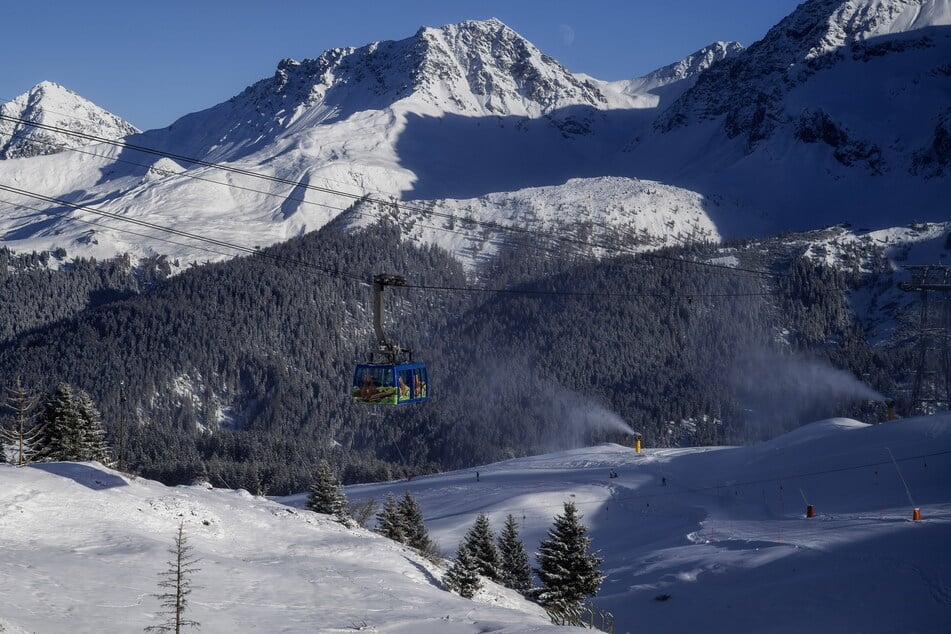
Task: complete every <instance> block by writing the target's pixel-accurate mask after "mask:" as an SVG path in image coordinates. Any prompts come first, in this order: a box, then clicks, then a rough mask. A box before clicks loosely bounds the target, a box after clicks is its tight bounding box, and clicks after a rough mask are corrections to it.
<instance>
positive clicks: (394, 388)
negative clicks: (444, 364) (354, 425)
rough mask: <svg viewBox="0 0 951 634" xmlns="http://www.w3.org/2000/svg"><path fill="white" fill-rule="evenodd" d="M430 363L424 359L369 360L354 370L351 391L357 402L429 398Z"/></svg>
mask: <svg viewBox="0 0 951 634" xmlns="http://www.w3.org/2000/svg"><path fill="white" fill-rule="evenodd" d="M428 392H429V390H428V386H427V375H426V366H425V364H422V363H400V364H389V363H365V364H361V365H358V366H357V369H356V370H355V371H354V373H353V389H352V391H351V395H352V396H353V400H354V402H357V403H376V404H384V405H398V404H400V403H411V402H418V401H424V400H426V399H427V398H428V396H429V394H428Z"/></svg>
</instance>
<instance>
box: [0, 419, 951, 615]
mask: <svg viewBox="0 0 951 634" xmlns="http://www.w3.org/2000/svg"><path fill="white" fill-rule="evenodd" d="M892 456H893V457H894V462H893V460H892ZM612 469H613V470H615V471H616V472H617V474H618V477H617V478H609V472H610V470H612ZM478 472H479V474H478V478H477V477H476V469H471V470H464V471H458V472H453V473H446V474H439V475H430V476H419V477H416V478H413V479H412V480H410V481H405V480H404V481H399V482H390V483H381V484H367V485H357V486H351V487H348V488H347V494H348V496H349V497H350V499H351V500H361V499H365V498H368V497H373V498H376V499H378V500H382V499H383V498H384V497H385V495H386V494H387V493H389V492H392V493H394V494H396V495H402V494H403V492H404V491H406V490H409V491H411V492H412V493H413V495H414V496H415V497H416V499H417V500H418V501H419V502H420V505H421V506H422V509H423V512H424V516H425V518H426V521H427V525H428V527H429V529H430V533H431V534H432V536H433V537H434V538H435V539H436V540H437V541H438V542H439V544H440V545H441V547H442V549H443V550H444V551H446V552H448V553H452V552H454V551H455V548H456V545H457V543H458V541H459V539H461V537H462V536H463V534H464V533H465V531H466V530H468V528H469V527H470V526H471V525H472V523H473V522H474V521H475V518H476V515H477V514H478V513H480V512H485V513H487V514H488V515H489V517H490V520H491V522H492V525H493V527H494V528H495V529H496V530H499V529H501V527H502V522H503V520H504V518H505V516H506V515H507V514H509V513H512V514H513V515H515V517H516V518H517V519H518V520H519V522H520V523H521V524H522V538H523V539H524V541H525V543H526V546H527V548H528V549H529V551H530V552H533V551H534V550H535V548H536V547H537V545H538V542H539V540H541V539H543V538H544V537H545V531H546V530H547V529H548V528H549V527H550V526H551V521H552V518H553V517H554V515H555V514H557V513H560V512H561V510H562V505H563V503H564V502H565V501H566V500H573V501H574V502H575V503H576V505H577V506H578V508H579V510H580V511H581V512H582V513H584V515H585V518H584V521H585V523H586V524H587V525H588V526H589V528H590V534H591V536H592V537H593V546H594V547H595V548H597V549H600V550H601V554H602V556H603V557H604V564H603V566H602V569H603V571H604V572H605V573H606V575H607V578H606V580H605V583H604V585H603V587H602V590H601V593H600V596H599V597H597V599H596V605H597V607H598V608H600V609H603V610H608V611H610V612H611V613H613V615H614V617H615V620H616V631H617V632H619V633H620V632H661V631H665V632H694V631H696V632H701V631H702V632H804V631H817V632H827V631H840V632H946V631H947V628H948V626H949V624H951V549H949V548H948V544H949V543H951V487H949V486H948V482H949V481H951V415H947V414H946V415H939V416H932V417H923V418H917V419H907V420H901V421H897V422H892V423H886V424H881V425H876V426H869V425H865V424H862V423H860V422H857V421H854V420H847V419H834V420H829V421H821V422H818V423H813V424H811V425H807V426H806V427H803V428H800V429H798V430H796V431H794V432H791V433H789V434H786V435H785V436H781V437H779V438H776V439H774V440H771V441H769V442H766V443H761V444H758V445H754V446H750V447H742V448H715V449H713V448H697V449H651V448H645V449H644V451H643V452H642V453H640V454H637V453H635V452H634V450H633V449H631V448H629V447H625V446H622V445H617V444H608V445H602V446H598V447H588V448H582V449H574V450H569V451H565V452H560V453H554V454H548V455H543V456H536V457H532V458H523V459H515V460H510V461H506V462H501V463H497V464H493V465H487V466H483V467H480V468H479V469H478ZM909 498H910V499H909ZM302 504H303V496H292V497H290V498H286V499H281V500H266V499H264V498H259V497H253V496H251V495H249V494H247V493H246V492H243V491H228V490H217V489H215V490H211V489H208V488H205V487H201V486H195V487H177V488H168V487H165V486H163V485H160V484H157V483H155V482H150V481H147V480H143V479H131V478H127V477H125V476H122V475H120V474H117V473H115V472H113V471H110V470H108V469H105V468H102V467H100V466H99V465H96V464H64V463H53V464H46V465H39V466H36V467H28V468H15V467H12V466H8V465H0V626H2V628H0V631H7V632H16V633H18V634H19V633H21V632H37V633H39V632H42V633H44V634H45V633H56V632H67V631H68V632H75V633H79V632H97V633H100V632H103V633H104V632H131V631H141V629H142V628H143V627H145V626H147V625H151V624H155V623H157V622H158V621H157V618H156V616H155V613H156V612H157V611H158V610H159V605H158V600H157V599H156V598H154V597H153V596H151V595H152V594H153V593H155V592H157V591H158V588H157V582H158V577H157V574H158V573H159V572H161V571H162V570H164V569H165V568H166V564H165V561H166V559H167V554H166V550H167V548H169V546H170V545H171V541H172V538H173V534H174V531H175V528H176V527H177V525H178V523H179V522H181V521H184V522H185V531H186V535H187V537H188V539H189V541H190V544H191V545H192V546H193V548H194V554H195V555H196V556H198V557H200V558H201V562H200V564H199V565H198V567H199V568H200V569H201V570H200V571H199V572H197V573H195V574H194V577H193V583H194V585H195V586H196V588H195V590H194V592H193V594H192V597H191V599H192V603H191V609H190V613H189V616H190V617H191V618H194V619H196V620H198V621H200V622H201V623H202V631H204V632H254V631H260V632H333V631H337V632H341V631H356V630H364V631H377V632H503V631H504V632H540V631H552V632H554V631H564V630H562V629H561V628H558V629H557V630H556V628H555V627H554V626H551V625H549V624H548V623H547V622H546V620H545V618H544V616H543V615H542V614H541V613H540V612H539V611H538V609H537V607H535V606H533V605H532V604H528V603H525V602H522V601H520V600H519V599H518V597H517V596H515V595H513V594H511V593H509V592H506V591H504V590H500V589H497V588H495V587H492V588H491V589H488V590H485V591H483V592H481V593H480V594H479V595H478V596H477V598H476V599H477V600H475V601H469V600H466V599H462V598H459V597H458V596H456V595H453V594H450V593H448V592H445V591H444V590H442V589H441V587H440V583H439V581H438V578H439V577H440V576H441V574H442V573H441V570H439V569H438V568H436V567H435V566H433V565H431V564H429V563H427V562H426V561H425V560H423V559H421V558H419V557H418V556H416V555H415V554H413V553H412V552H410V551H408V550H407V549H405V548H402V547H400V546H399V545H397V544H394V543H392V542H389V541H388V540H385V539H383V538H380V537H378V536H376V535H374V534H373V533H370V532H368V531H364V530H362V529H353V530H348V529H345V528H342V527H340V526H339V525H338V524H335V523H333V522H331V521H329V520H328V519H325V518H324V517H323V516H318V515H315V514H313V513H310V512H308V511H305V510H302V509H301V508H300V507H301V506H302ZM807 504H809V505H813V507H814V509H815V515H816V516H815V517H812V518H807V517H806V516H805V515H806V505H807ZM913 505H914V506H915V507H918V508H920V510H921V517H922V519H921V521H913V520H912V509H913ZM663 597H667V598H666V600H659V598H663Z"/></svg>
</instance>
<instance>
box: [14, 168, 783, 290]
mask: <svg viewBox="0 0 951 634" xmlns="http://www.w3.org/2000/svg"><path fill="white" fill-rule="evenodd" d="M0 190H2V191H7V192H10V193H13V194H17V195H20V196H25V197H27V198H33V199H36V200H41V201H44V202H49V203H53V204H56V205H61V206H64V207H69V208H70V209H73V210H79V211H87V212H89V213H92V214H95V215H98V216H101V217H105V218H110V219H113V220H117V221H120V222H127V223H130V224H134V225H137V226H141V227H146V228H149V229H154V230H157V231H164V232H166V233H170V234H172V235H177V236H180V237H185V238H188V239H190V240H195V241H198V242H205V243H207V244H210V245H213V246H218V247H223V248H226V249H233V250H235V251H238V252H240V253H245V254H252V255H258V256H261V257H265V258H267V259H271V260H274V261H277V262H280V263H282V264H287V265H291V266H298V267H301V268H305V269H309V270H316V271H319V272H321V273H324V274H327V275H331V276H334V277H339V278H344V279H348V280H350V281H356V282H359V283H362V284H365V283H367V279H366V278H365V277H363V276H360V275H356V274H352V273H348V272H346V271H342V270H341V269H339V268H337V267H328V266H322V265H318V264H314V263H312V262H306V261H303V260H296V259H293V258H288V257H284V256H280V255H276V254H273V253H270V252H269V251H266V250H262V249H258V248H256V247H247V246H243V245H239V244H235V243H232V242H227V241H224V240H219V239H217V238H209V237H207V236H203V235H201V234H198V233H194V232H188V231H182V230H180V229H174V228H171V227H165V226H163V225H159V224H156V223H153V222H148V221H145V220H140V219H137V218H130V217H126V216H122V215H120V214H116V213H112V212H108V211H103V210H101V209H96V208H95V207H92V206H90V205H84V204H81V203H74V202H70V201H65V200H62V199H58V198H54V197H51V196H45V195H43V194H37V193H35V192H30V191H27V190H24V189H20V188H16V187H10V186H8V185H4V184H2V183H0ZM46 213H50V214H53V215H64V214H57V213H56V212H55V211H52V210H48V211H47V212H46ZM71 220H73V219H72V218H71ZM75 220H80V221H82V222H87V223H89V222H90V221H85V220H82V219H75ZM91 224H92V223H91ZM100 226H102V225H100ZM109 228H110V229H114V230H116V231H123V230H122V229H118V228H114V227H109ZM137 235H141V234H137ZM678 261H681V260H678ZM404 287H406V288H417V289H421V290H432V291H447V292H470V293H496V294H507V295H527V296H545V295H548V296H580V297H584V296H587V297H598V296H611V297H658V298H671V299H674V298H686V299H689V298H694V297H698V298H706V297H709V298H727V297H757V296H771V295H776V294H777V293H775V292H765V291H764V292H761V293H715V294H702V293H685V294H683V295H676V294H672V293H605V292H592V291H542V290H530V289H525V290H517V289H489V288H480V287H466V286H435V285H425V284H405V285H404Z"/></svg>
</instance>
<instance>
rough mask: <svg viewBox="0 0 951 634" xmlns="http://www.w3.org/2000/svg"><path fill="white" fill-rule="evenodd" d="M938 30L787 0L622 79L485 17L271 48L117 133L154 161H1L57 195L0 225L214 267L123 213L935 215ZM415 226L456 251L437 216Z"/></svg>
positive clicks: (718, 228) (944, 119) (676, 229)
mask: <svg viewBox="0 0 951 634" xmlns="http://www.w3.org/2000/svg"><path fill="white" fill-rule="evenodd" d="M949 25H951V9H949V0H915V1H912V0H863V1H861V2H857V1H850V2H843V1H841V0H840V1H832V0H809V1H808V2H804V3H803V4H802V5H800V6H799V7H798V8H797V9H796V11H795V12H794V13H793V14H792V15H790V16H789V17H787V18H786V19H784V20H783V21H782V22H780V23H779V24H778V25H777V26H776V27H774V28H773V29H772V30H771V31H770V32H769V33H768V34H767V35H766V37H764V39H763V40H761V41H760V42H757V43H755V44H753V45H751V46H750V47H749V48H747V49H741V47H740V46H739V45H738V44H736V43H723V42H718V43H716V44H714V45H711V46H710V47H707V48H705V49H703V50H701V51H698V52H697V53H695V54H693V55H690V56H688V57H687V58H685V59H684V60H681V61H679V62H676V63H674V64H671V65H669V66H666V67H664V68H662V69H659V70H658V71H655V72H654V73H650V74H648V75H646V76H645V77H642V78H639V79H635V80H631V81H625V82H604V81H599V80H596V79H594V78H589V77H585V76H582V75H576V74H572V73H571V72H569V71H568V70H567V69H565V68H564V67H563V66H561V65H560V64H559V63H558V62H557V61H555V60H553V59H552V58H551V57H549V56H547V55H545V54H544V53H542V52H541V51H539V50H538V49H537V48H536V47H535V46H534V45H532V44H531V43H530V42H528V41H527V40H525V39H524V38H522V37H521V36H519V35H518V34H517V33H515V32H514V31H513V30H512V29H510V28H508V27H507V26H505V25H504V24H502V23H501V22H499V21H498V20H494V19H492V20H485V21H468V22H462V23H460V24H456V25H447V26H444V27H441V28H422V29H420V30H419V31H418V32H417V33H416V34H415V35H413V36H412V37H409V38H407V39H405V40H400V41H386V42H376V43H373V44H369V45H367V46H363V47H356V48H343V49H333V50H330V51H326V52H325V53H323V54H322V55H320V56H319V57H317V58H315V59H306V60H303V61H296V60H290V59H287V60H283V61H282V62H281V63H280V64H279V65H278V67H277V70H276V72H275V73H274V75H273V76H272V77H269V78H266V79H263V80H261V81H258V82H256V83H254V84H252V85H251V86H249V87H248V88H247V89H246V90H244V91H243V92H241V93H240V94H238V95H236V96H234V97H233V98H231V99H229V100H228V101H225V102H223V103H221V104H219V105H216V106H214V107H212V108H209V109H207V110H204V111H201V112H196V113H192V114H188V115H186V116H184V117H182V118H181V119H179V120H178V121H176V122H175V123H174V124H172V125H171V126H169V127H168V128H164V129H160V130H152V131H148V132H145V133H142V134H139V135H134V136H132V137H130V138H129V142H130V143H131V144H133V145H136V146H140V147H144V148H151V149H155V150H158V151H162V152H167V153H171V154H173V155H174V156H173V157H172V158H157V157H156V155H155V154H153V153H143V152H140V151H137V150H136V149H134V148H132V147H124V148H122V147H115V146H111V145H108V144H103V145H99V146H96V147H95V148H94V149H87V150H86V151H84V153H82V154H79V153H71V152H62V153H59V154H57V155H55V156H37V157H33V158H29V159H17V160H7V161H3V162H0V186H7V187H10V186H13V185H14V184H15V187H16V189H17V191H19V192H32V193H36V194H40V195H43V196H48V197H51V198H54V199H55V201H53V202H49V201H37V200H35V199H33V198H31V197H30V196H29V194H23V193H17V192H12V191H10V190H6V191H5V192H4V196H5V202H3V203H0V211H2V213H0V236H2V238H3V244H5V245H7V246H10V247H11V248H14V249H15V250H30V249H39V250H42V249H51V248H58V247H62V248H65V249H66V250H67V252H68V254H69V255H70V256H76V255H91V256H96V257H106V256H109V255H111V254H114V253H116V252H126V251H128V252H131V253H132V254H133V255H137V256H144V255H153V254H159V253H160V254H167V255H169V256H171V257H172V258H173V259H179V260H180V261H182V262H188V261H195V260H208V259H220V258H223V257H230V256H231V255H234V251H233V250H230V249H227V248H222V247H220V246H219V247H215V248H209V247H208V246H207V245H203V244H200V243H195V242H193V241H190V240H188V239H187V238H182V237H177V238H175V239H174V241H173V242H169V237H168V236H167V235H163V234H162V233H161V232H160V231H157V230H149V231H142V230H140V229H136V228H134V227H131V226H130V225H129V224H128V223H127V222H124V221H123V219H124V218H128V219H144V218H148V222H150V223H153V224H154V225H159V226H167V227H174V228H176V229H178V230H180V231H185V232H189V233H194V234H200V235H209V236H210V237H213V238H215V239H217V240H219V241H225V242H232V243H236V244H240V245H242V246H243V247H255V246H261V245H266V244H271V243H274V242H278V241H281V240H285V239H287V238H289V237H292V236H295V235H299V234H301V233H303V232H307V231H312V230H315V229H318V228H320V227H323V226H325V225H326V224H327V223H329V222H331V221H332V220H334V219H335V218H337V217H338V216H339V214H340V213H341V212H343V211H345V210H347V209H348V208H350V207H351V205H353V204H354V202H355V201H357V200H361V199H366V198H367V197H370V198H372V199H374V200H377V201H392V202H399V201H402V202H406V203H410V204H407V205H406V206H405V208H406V209H408V210H409V209H422V208H426V207H433V208H434V210H435V211H436V212H437V214H435V215H433V216H432V218H429V219H428V222H427V223H426V224H428V225H430V226H437V227H439V226H441V225H442V223H443V220H444V218H443V219H440V218H442V217H441V216H439V215H438V214H439V213H441V214H443V216H445V215H450V214H451V213H454V212H451V211H450V210H460V209H464V208H472V209H475V207H473V203H472V202H471V201H474V200H477V199H478V200H482V201H483V202H482V203H480V204H479V205H477V206H478V207H480V208H481V209H480V211H479V212H478V213H477V214H476V215H477V216H478V218H477V219H476V220H477V221H480V222H481V221H489V222H496V221H501V219H508V221H511V222H514V223H516V225H517V229H518V230H519V231H524V230H526V229H527V230H534V229H537V227H536V226H535V225H533V224H531V223H532V222H533V220H532V218H533V217H534V216H533V214H522V213H517V212H515V211H514V210H513V209H511V208H509V207H508V205H510V204H511V203H512V201H514V200H516V199H529V198H530V199H533V200H534V201H535V203H534V204H536V205H542V206H543V207H544V208H545V209H546V210H547V211H543V212H542V213H549V212H550V211H551V210H552V209H556V208H559V202H558V201H559V200H560V199H564V200H571V201H572V204H571V206H570V208H567V207H565V206H562V207H561V209H562V213H561V214H560V215H559V217H558V228H557V230H558V231H564V232H567V233H568V234H569V235H583V234H584V233H585V232H586V227H587V226H588V225H589V224H590V225H594V226H600V227H602V232H603V233H604V234H611V233H613V234H615V235H616V236H627V237H636V240H634V241H633V242H628V243H626V244H624V245H622V246H624V247H627V248H640V247H643V246H652V245H653V246H657V245H663V244H670V243H671V241H672V240H680V239H683V238H684V236H685V235H686V236H688V239H689V236H691V235H692V236H696V237H697V238H709V237H712V236H720V237H730V236H737V235H750V234H760V235H763V234H770V233H778V232H780V231H784V230H789V229H792V230H807V229H815V228H819V227H824V226H829V225H832V224H836V223H840V222H852V223H853V224H855V225H856V226H861V227H868V228H869V229H885V228H889V227H895V226H899V225H904V224H907V221H908V220H909V219H911V218H914V219H917V220H943V219H945V218H946V216H947V213H946V210H945V208H944V204H945V202H944V201H946V200H947V198H948V195H949V193H951V192H949V190H951V186H949V184H948V183H949V178H951V175H949V170H948V168H947V166H948V162H949V160H951V149H949V148H951V141H949V139H951V128H949V125H951V112H949V110H948V105H947V104H948V103H949V102H951V101H949V95H951V71H949V69H948V64H947V59H949V51H951V26H949ZM883 86H885V87H887V89H886V90H883V89H882V87H883ZM112 136H117V135H112ZM188 157H191V158H195V159H199V160H200V161H202V162H203V163H200V164H195V163H194V162H190V161H188V160H185V158H188ZM208 163H215V164H218V165H220V166H221V167H223V168H224V169H220V168H217V167H214V166H211V165H208ZM604 179H609V180H604ZM608 182H610V186H609V189H610V194H609V197H610V199H611V200H612V201H615V202H614V203H612V205H615V203H616V205H615V208H617V205H620V206H621V207H627V208H633V207H636V206H640V205H643V204H646V203H645V202H644V201H643V200H642V199H641V197H642V195H643V192H644V187H645V183H650V182H653V183H656V184H657V185H656V187H657V188H658V189H659V188H661V186H662V188H663V190H664V191H665V192H669V193H670V195H665V196H659V197H654V198H653V199H651V201H650V203H649V207H650V213H651V214H653V215H654V216H656V221H653V220H652V221H651V222H649V223H642V224H638V223H637V222H635V223H634V225H632V224H631V216H630V214H625V213H620V214H618V213H614V212H612V211H611V210H609V209H606V208H605V205H604V204H603V201H602V200H601V199H600V198H599V195H600V194H598V192H603V190H604V187H605V183H608ZM650 186H651V187H654V185H650ZM675 192H676V193H675ZM543 199H544V201H546V202H544V203H542V200H543ZM60 201H65V202H67V203H70V204H80V205H88V206H89V207H90V208H91V209H83V210H79V211H76V210H71V209H69V208H68V205H67V206H64V205H63V204H62V202H60ZM685 201H690V202H689V203H687V204H686V205H685ZM392 209H393V208H392V207H388V206H386V205H381V204H370V205H363V206H362V207H361V208H360V213H361V214H362V215H364V216H365V215H366V214H375V215H376V217H384V216H385V217H391V216H392V214H391V213H390V212H391V211H392ZM538 209H540V208H538V207H536V211H538ZM440 210H441V211H440ZM99 212H105V214H111V217H109V218H104V217H103V214H102V213H99ZM473 213H475V212H473ZM701 216H705V217H703V218H702V217H701ZM77 220H79V222H77ZM421 220H422V217H416V216H414V215H413V213H412V212H411V213H409V214H408V215H404V216H402V218H401V221H402V223H403V224H404V225H405V224H408V223H410V222H416V223H417V224H421ZM450 220H451V219H450ZM688 225H693V226H696V227H702V230H698V231H689V232H687V233H685V232H684V229H683V228H684V227H686V226H688ZM484 226H485V225H483V227H484ZM548 228H551V227H548ZM546 230H547V229H546ZM645 232H646V233H645ZM672 232H673V233H676V234H678V235H676V236H674V235H670V234H671V233H672ZM493 234H494V232H493V231H485V230H484V229H475V231H473V232H472V233H471V235H468V236H466V237H465V238H464V239H465V240H466V241H467V242H468V243H469V246H468V247H467V248H470V250H471V251H473V252H482V253H488V252H491V250H492V249H491V248H490V245H488V244H485V243H482V241H483V240H488V239H491V240H495V239H497V238H498V236H497V235H493ZM416 237H418V238H423V239H425V240H427V241H431V242H433V243H435V244H438V245H440V246H443V247H446V248H447V249H458V246H459V234H458V230H456V232H455V233H453V232H450V231H444V230H434V231H430V232H428V233H426V234H425V236H423V235H422V234H420V235H417V236H416ZM477 243H480V244H477Z"/></svg>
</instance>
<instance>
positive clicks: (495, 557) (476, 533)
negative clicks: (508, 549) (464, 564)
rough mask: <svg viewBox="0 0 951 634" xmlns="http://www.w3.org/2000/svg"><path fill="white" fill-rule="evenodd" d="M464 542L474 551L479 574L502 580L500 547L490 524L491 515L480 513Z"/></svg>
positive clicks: (473, 554)
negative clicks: (496, 543)
mask: <svg viewBox="0 0 951 634" xmlns="http://www.w3.org/2000/svg"><path fill="white" fill-rule="evenodd" d="M463 544H464V545H465V547H466V548H467V549H468V550H469V552H470V553H472V557H473V559H475V561H476V569H477V570H478V571H479V574H480V575H482V576H483V577H485V578H487V579H491V580H492V581H496V582H500V581H501V580H502V572H501V563H500V561H499V549H498V548H497V547H496V545H495V534H494V533H493V532H492V527H491V526H490V525H489V516H488V515H486V514H485V513H480V514H479V516H478V517H477V518H476V521H475V524H473V525H472V528H470V529H469V532H468V533H466V536H465V537H464V538H463Z"/></svg>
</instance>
